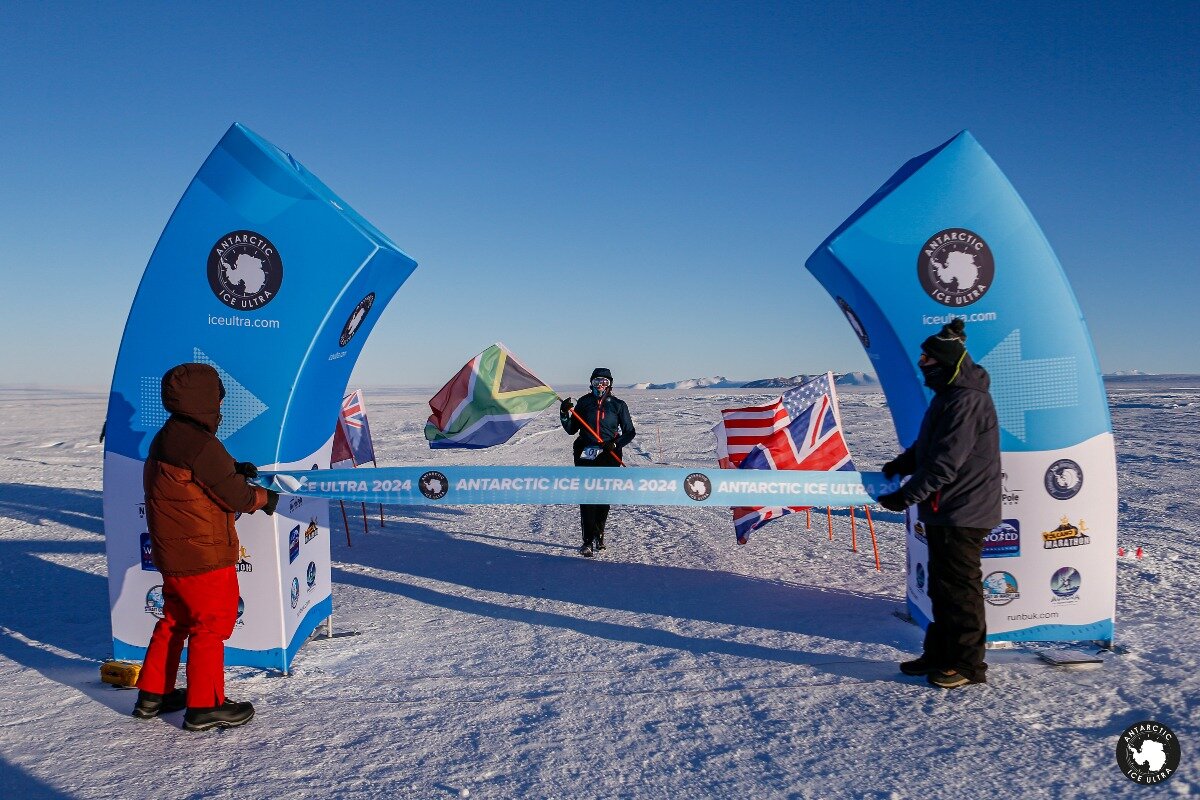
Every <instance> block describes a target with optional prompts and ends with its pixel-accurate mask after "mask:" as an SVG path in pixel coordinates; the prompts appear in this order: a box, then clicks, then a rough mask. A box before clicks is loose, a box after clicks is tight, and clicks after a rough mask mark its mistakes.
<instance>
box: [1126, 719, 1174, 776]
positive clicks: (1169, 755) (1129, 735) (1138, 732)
mask: <svg viewBox="0 0 1200 800" xmlns="http://www.w3.org/2000/svg"><path fill="white" fill-rule="evenodd" d="M1117 766H1118V767H1120V768H1121V772H1124V773H1125V777H1126V778H1129V780H1131V781H1133V782H1134V783H1161V782H1162V781H1165V780H1166V779H1167V778H1169V777H1171V776H1172V775H1174V774H1175V770H1177V769H1179V737H1177V736H1176V735H1175V732H1174V731H1172V730H1171V729H1170V728H1168V727H1167V726H1166V725H1163V724H1162V723H1161V722H1155V721H1154V720H1146V721H1145V722H1139V723H1137V724H1136V725H1130V726H1129V727H1128V728H1126V729H1125V732H1124V733H1122V734H1121V738H1120V739H1118V740H1117Z"/></svg>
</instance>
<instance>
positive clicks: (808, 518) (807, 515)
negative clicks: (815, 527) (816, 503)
mask: <svg viewBox="0 0 1200 800" xmlns="http://www.w3.org/2000/svg"><path fill="white" fill-rule="evenodd" d="M804 527H805V529H806V530H810V531H811V530H812V509H811V508H806V509H804Z"/></svg>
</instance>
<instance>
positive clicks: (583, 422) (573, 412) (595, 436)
mask: <svg viewBox="0 0 1200 800" xmlns="http://www.w3.org/2000/svg"><path fill="white" fill-rule="evenodd" d="M554 396H555V397H557V398H558V402H560V403H561V402H563V399H562V398H561V397H559V395H558V394H557V393H556V394H555V395H554ZM568 399H570V398H568ZM571 415H572V416H573V417H575V419H577V420H579V424H580V425H582V426H583V427H584V429H585V430H586V431H587V432H588V433H590V434H591V435H592V438H593V439H595V440H596V441H597V442H601V443H603V441H604V440H603V439H601V438H600V434H598V433H596V432H595V431H594V430H592V426H591V425H588V424H587V420H585V419H584V418H583V417H581V416H579V412H578V411H576V410H575V406H571ZM609 452H610V453H612V457H613V458H615V459H616V460H617V463H618V464H620V465H621V466H622V467H623V466H625V462H624V461H622V460H621V457H620V456H619V455H617V451H616V450H610V451H609Z"/></svg>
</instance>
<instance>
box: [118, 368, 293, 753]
mask: <svg viewBox="0 0 1200 800" xmlns="http://www.w3.org/2000/svg"><path fill="white" fill-rule="evenodd" d="M224 398H225V387H224V385H223V384H222V383H221V378H220V376H219V375H218V374H217V371H216V370H215V369H213V368H212V367H211V366H209V365H207V364H180V365H179V366H177V367H172V368H171V369H170V370H169V371H168V372H167V374H166V375H164V376H163V379H162V403H163V406H164V407H165V408H166V409H167V411H169V412H171V416H170V418H169V419H168V420H167V422H166V424H165V425H163V427H162V430H160V431H159V432H158V434H157V435H156V436H155V437H154V440H153V441H152V442H151V443H150V453H149V456H148V458H147V460H146V465H145V469H144V471H143V476H142V477H143V485H144V487H145V491H146V521H147V525H148V526H149V529H150V555H151V558H152V559H153V561H154V566H155V567H157V568H158V571H159V572H161V573H162V575H163V618H162V619H161V620H159V621H158V624H157V625H155V626H154V633H153V634H152V635H151V637H150V645H149V647H148V648H147V649H146V658H145V661H144V662H143V665H142V671H141V675H140V676H139V678H138V689H139V690H140V691H139V692H138V700H137V704H136V705H135V707H134V710H133V714H134V716H136V717H139V718H142V719H150V718H153V717H156V716H158V715H159V714H160V713H164V712H170V711H178V710H180V709H181V708H183V707H184V706H185V704H186V707H187V712H186V714H185V715H184V728H186V729H188V730H207V729H209V728H214V727H234V726H237V725H243V724H245V723H246V722H249V721H250V718H251V717H253V716H254V707H253V706H252V705H251V704H250V703H235V702H231V701H229V700H227V699H226V698H225V640H226V639H228V638H229V637H230V636H231V635H232V634H233V628H234V624H235V623H236V622H237V606H238V580H237V571H236V568H235V566H234V565H235V564H236V563H237V560H238V554H239V550H240V547H241V545H240V543H239V542H238V535H237V530H236V529H235V528H234V524H233V523H234V515H235V514H236V513H239V512H240V513H247V512H253V511H258V510H260V509H261V510H263V511H265V512H266V513H268V514H272V513H274V511H275V506H276V504H277V503H278V502H279V495H278V494H277V493H275V492H273V491H271V490H269V489H263V488H261V487H258V486H254V485H252V484H250V483H248V482H247V480H246V478H248V477H249V478H252V477H255V476H257V475H258V468H257V467H255V466H254V465H253V464H250V463H240V462H235V461H234V460H233V457H232V456H230V455H229V453H228V452H227V451H226V450H225V447H224V445H222V444H221V442H220V440H219V439H217V435H216V434H217V428H218V427H219V426H220V424H221V401H222V400H224ZM185 641H186V643H187V648H188V660H187V678H188V681H187V682H188V687H187V691H186V693H185V692H184V690H182V689H176V688H175V679H176V676H177V673H178V670H179V660H180V656H181V652H182V650H183V646H184V643H185ZM185 695H186V703H185Z"/></svg>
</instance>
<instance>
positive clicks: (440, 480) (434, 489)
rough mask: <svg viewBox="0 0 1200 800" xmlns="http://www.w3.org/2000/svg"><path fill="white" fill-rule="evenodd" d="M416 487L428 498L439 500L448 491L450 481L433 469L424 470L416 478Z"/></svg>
mask: <svg viewBox="0 0 1200 800" xmlns="http://www.w3.org/2000/svg"><path fill="white" fill-rule="evenodd" d="M417 487H418V488H419V489H420V490H421V494H423V495H425V496H426V497H428V498H429V499H430V500H441V499H442V498H443V497H445V496H446V492H448V491H450V481H448V480H446V476H445V475H443V474H442V473H440V472H438V471H437V470H435V469H434V470H430V471H429V472H426V473H425V474H424V475H422V476H421V477H420V478H419V479H418V480H417Z"/></svg>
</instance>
